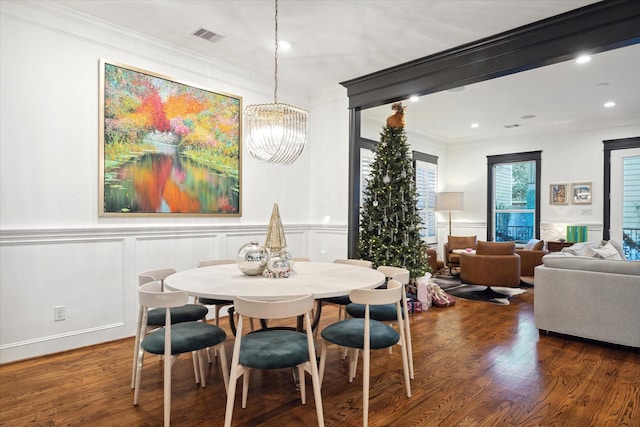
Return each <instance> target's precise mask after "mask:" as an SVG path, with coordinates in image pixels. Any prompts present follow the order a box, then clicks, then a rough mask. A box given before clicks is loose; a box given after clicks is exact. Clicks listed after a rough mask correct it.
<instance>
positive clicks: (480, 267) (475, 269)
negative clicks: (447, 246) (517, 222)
mask: <svg viewBox="0 0 640 427" xmlns="http://www.w3.org/2000/svg"><path fill="white" fill-rule="evenodd" d="M515 248H516V244H515V242H478V246H477V248H476V253H475V254H473V253H462V254H460V279H461V280H462V283H465V284H472V285H486V286H487V290H488V288H489V287H491V286H507V287H518V286H520V255H518V254H516V253H515Z"/></svg>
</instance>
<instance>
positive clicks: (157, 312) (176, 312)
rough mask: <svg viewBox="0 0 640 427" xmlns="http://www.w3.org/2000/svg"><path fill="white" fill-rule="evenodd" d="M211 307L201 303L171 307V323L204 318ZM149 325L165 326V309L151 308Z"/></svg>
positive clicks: (148, 319)
mask: <svg viewBox="0 0 640 427" xmlns="http://www.w3.org/2000/svg"><path fill="white" fill-rule="evenodd" d="M208 312H209V309H207V307H205V306H203V305H200V304H187V305H184V306H182V307H172V308H171V323H172V324H174V323H182V322H195V321H198V320H201V319H204V318H205V316H206V315H207V313H208ZM148 316H149V317H148V318H147V325H149V326H164V324H165V309H164V308H154V309H151V310H149V314H148Z"/></svg>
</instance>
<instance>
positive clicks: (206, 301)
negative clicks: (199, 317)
mask: <svg viewBox="0 0 640 427" xmlns="http://www.w3.org/2000/svg"><path fill="white" fill-rule="evenodd" d="M198 302H200V304H204V305H231V304H233V301H230V300H226V299H214V298H202V297H200V298H198Z"/></svg>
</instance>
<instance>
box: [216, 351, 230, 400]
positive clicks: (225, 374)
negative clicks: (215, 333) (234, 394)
mask: <svg viewBox="0 0 640 427" xmlns="http://www.w3.org/2000/svg"><path fill="white" fill-rule="evenodd" d="M218 346H219V347H220V348H219V349H218V354H219V355H220V368H221V369H222V379H223V380H224V389H225V390H226V391H228V390H229V366H228V364H227V353H226V352H225V351H224V342H221V343H220V344H218Z"/></svg>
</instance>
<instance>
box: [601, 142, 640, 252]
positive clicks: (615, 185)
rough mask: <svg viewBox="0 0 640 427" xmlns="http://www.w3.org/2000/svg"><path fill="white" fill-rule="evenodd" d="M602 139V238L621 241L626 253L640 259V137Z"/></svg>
mask: <svg viewBox="0 0 640 427" xmlns="http://www.w3.org/2000/svg"><path fill="white" fill-rule="evenodd" d="M603 143H604V197H603V199H604V229H603V238H604V240H609V239H611V240H616V241H618V242H621V243H622V248H623V250H624V253H625V256H626V257H627V259H630V260H638V259H640V137H632V138H623V139H613V140H607V141H603Z"/></svg>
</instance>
